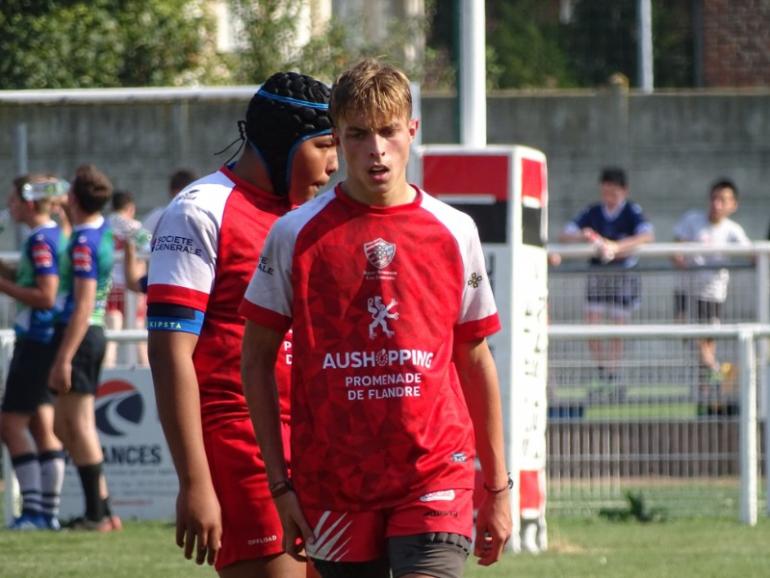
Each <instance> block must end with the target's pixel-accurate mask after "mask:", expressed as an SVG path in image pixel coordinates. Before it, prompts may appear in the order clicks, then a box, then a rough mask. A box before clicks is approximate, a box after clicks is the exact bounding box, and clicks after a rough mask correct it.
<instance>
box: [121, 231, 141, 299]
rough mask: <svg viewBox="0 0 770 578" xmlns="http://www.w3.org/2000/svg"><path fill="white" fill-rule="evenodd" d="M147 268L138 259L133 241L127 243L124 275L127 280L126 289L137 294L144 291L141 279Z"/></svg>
mask: <svg viewBox="0 0 770 578" xmlns="http://www.w3.org/2000/svg"><path fill="white" fill-rule="evenodd" d="M144 272H145V268H144V267H143V266H142V264H141V263H140V262H139V259H137V257H136V248H135V247H134V243H133V241H129V242H127V243H126V247H125V260H124V261H123V273H124V276H125V278H126V287H128V288H129V289H130V290H131V291H136V292H137V293H139V292H141V291H142V287H141V285H140V283H139V279H140V278H141V277H142V275H144Z"/></svg>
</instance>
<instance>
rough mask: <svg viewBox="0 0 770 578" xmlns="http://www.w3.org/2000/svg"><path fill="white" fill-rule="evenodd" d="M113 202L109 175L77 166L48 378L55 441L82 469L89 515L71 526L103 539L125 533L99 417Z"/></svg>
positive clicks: (86, 512) (71, 189)
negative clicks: (106, 469)
mask: <svg viewBox="0 0 770 578" xmlns="http://www.w3.org/2000/svg"><path fill="white" fill-rule="evenodd" d="M111 195H112V183H111V182H110V180H109V179H108V178H107V176H106V175H104V173H102V172H101V171H99V170H98V169H97V168H96V167H94V166H93V165H82V166H80V167H78V169H77V171H76V173H75V179H74V180H73V181H72V186H71V187H70V191H69V199H68V206H69V212H70V215H71V217H72V225H73V229H72V236H71V237H70V240H69V244H68V246H67V253H66V259H65V262H64V265H65V266H63V267H62V273H61V286H62V290H61V291H60V299H61V305H60V307H61V312H60V313H59V317H58V319H57V321H56V327H55V331H54V342H55V343H56V357H55V359H54V363H53V367H52V368H51V374H50V376H49V378H48V386H49V387H50V388H51V389H52V390H54V391H55V392H57V393H58V396H57V399H56V412H55V419H54V428H55V431H56V435H58V436H59V438H60V439H61V440H62V443H63V444H64V447H65V448H66V450H67V452H68V453H69V455H70V457H71V458H72V461H73V462H74V463H75V465H76V466H77V468H78V474H79V475H80V482H81V484H82V486H83V495H84V497H85V514H84V516H83V517H82V518H79V519H76V520H75V521H73V523H72V524H71V525H70V527H71V528H73V529H82V530H95V531H99V532H109V531H112V530H120V529H121V527H122V526H121V523H120V519H119V518H118V517H117V516H115V515H113V514H112V511H111V508H110V501H109V497H108V492H107V483H106V481H105V479H104V474H103V472H102V463H103V462H104V455H103V454H102V446H101V443H100V442H99V434H98V433H97V431H96V418H95V415H94V399H95V396H96V390H97V388H98V387H99V378H100V376H101V369H102V361H103V360H104V352H105V348H106V344H107V341H106V339H105V337H104V316H105V310H106V305H107V294H108V293H109V291H110V280H111V276H112V259H113V239H112V231H111V229H110V227H109V224H108V222H107V220H106V219H105V218H104V216H102V209H103V208H104V207H105V205H106V204H107V203H108V202H109V200H110V197H111Z"/></svg>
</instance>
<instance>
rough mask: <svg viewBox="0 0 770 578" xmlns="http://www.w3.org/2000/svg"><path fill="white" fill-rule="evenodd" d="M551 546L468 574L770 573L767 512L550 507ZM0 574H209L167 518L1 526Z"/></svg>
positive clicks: (76, 577)
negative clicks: (573, 514)
mask: <svg viewBox="0 0 770 578" xmlns="http://www.w3.org/2000/svg"><path fill="white" fill-rule="evenodd" d="M549 540H550V549H549V551H548V552H546V553H542V554H539V555H536V556H535V555H531V554H519V555H512V554H508V555H506V557H505V559H504V560H503V561H502V562H501V563H499V564H497V565H496V566H494V567H492V568H481V567H479V566H477V565H476V564H475V563H473V562H469V564H468V571H467V572H466V576H467V577H468V578H484V577H487V578H504V577H505V578H508V577H514V576H526V577H527V578H538V577H540V576H543V577H546V576H547V577H554V576H564V577H570V578H581V577H589V576H590V577H603V576H608V577H609V576H612V577H618V576H622V577H629V578H635V577H640V578H641V577H644V578H650V577H656V578H658V577H669V576H670V577H676V578H682V577H688V576H693V577H695V576H697V577H699V578H700V577H725V576H741V577H754V576H756V577H759V576H768V574H769V573H770V548H768V544H770V521H768V520H767V519H764V518H763V519H762V520H761V521H760V524H759V525H758V526H757V527H755V528H749V527H745V526H741V525H740V524H739V523H738V522H735V521H732V520H727V519H724V518H719V519H694V520H682V519H677V520H674V521H669V522H661V523H650V524H640V523H638V522H622V523H621V522H608V521H605V520H600V519H598V518H593V519H577V518H562V517H551V519H550V520H549ZM0 576H2V577H3V578H58V577H72V578H101V577H105V578H136V577H141V578H177V577H179V578H182V577H188V576H191V577H198V576H211V577H213V576H215V573H214V571H213V570H211V569H210V568H199V567H196V566H195V565H194V564H192V563H191V562H189V561H187V560H185V559H184V558H183V557H182V554H181V551H180V550H178V548H177V547H176V546H175V545H174V544H173V530H172V528H171V526H169V525H168V524H160V523H147V522H144V523H138V522H133V523H132V522H128V523H126V525H125V529H124V531H123V532H121V533H113V534H103V535H99V534H87V533H75V532H61V533H58V534H55V533H12V532H9V531H5V530H2V531H0Z"/></svg>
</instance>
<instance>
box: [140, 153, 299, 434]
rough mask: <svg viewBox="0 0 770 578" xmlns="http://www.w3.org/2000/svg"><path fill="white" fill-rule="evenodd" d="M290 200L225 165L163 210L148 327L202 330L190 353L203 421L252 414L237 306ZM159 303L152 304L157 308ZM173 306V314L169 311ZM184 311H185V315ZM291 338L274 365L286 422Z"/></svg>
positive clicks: (154, 257)
mask: <svg viewBox="0 0 770 578" xmlns="http://www.w3.org/2000/svg"><path fill="white" fill-rule="evenodd" d="M289 208H290V207H289V204H288V200H287V199H285V198H279V197H277V196H275V195H273V194H272V193H268V192H265V191H262V190H260V189H258V188H256V187H255V186H253V185H252V184H250V183H247V182H245V181H243V180H241V179H239V178H238V177H237V176H236V175H235V174H233V172H232V171H230V170H229V169H228V168H227V167H223V168H222V169H220V170H219V171H217V172H216V173H212V174H210V175H208V176H205V177H203V178H202V179H200V180H198V181H195V182H194V183H192V184H190V185H189V186H188V187H187V188H186V189H184V190H183V191H182V192H181V193H180V194H179V195H177V196H176V197H175V198H174V200H173V201H172V202H171V204H170V205H169V206H168V208H167V209H166V211H165V212H164V213H163V216H162V217H161V219H160V221H159V223H158V226H157V228H156V230H155V235H154V237H153V241H152V253H151V256H150V267H149V286H148V292H147V302H148V304H149V305H150V306H152V305H153V304H166V305H172V306H173V305H178V306H181V307H182V308H191V309H192V310H194V315H193V316H192V317H191V316H190V315H189V313H190V310H189V309H187V310H185V309H181V311H180V312H175V311H173V309H169V308H167V307H166V308H162V311H161V312H160V313H152V311H153V309H152V308H151V309H150V312H149V313H150V314H149V315H148V320H147V326H148V329H149V330H150V331H184V332H189V333H195V334H198V335H199V338H198V344H197V346H196V348H195V352H194V354H193V361H194V364H195V370H196V373H197V376H198V383H199V385H200V392H201V413H202V417H203V424H204V426H206V425H215V424H216V423H218V422H220V421H222V420H227V419H228V418H231V417H235V418H243V417H248V408H247V405H246V400H245V397H244V395H243V386H242V384H241V342H242V340H243V329H244V324H245V321H244V319H243V317H241V315H239V314H238V305H239V304H240V302H241V300H242V299H243V294H244V292H245V290H246V286H247V285H248V282H249V279H250V278H251V275H252V274H253V272H254V269H255V268H256V266H257V259H258V257H259V254H260V252H261V250H262V245H263V244H264V241H265V238H266V236H267V233H268V231H269V230H270V227H271V226H272V224H273V223H274V222H275V221H276V219H278V217H280V216H281V215H283V214H284V213H286V211H288V210H289ZM158 309H159V308H155V310H156V311H158ZM169 311H170V312H169ZM185 313H186V314H187V315H185ZM287 362H288V363H290V362H291V342H290V341H289V340H288V339H287V340H286V341H285V343H284V346H283V349H282V351H281V352H280V354H279V356H278V360H277V363H276V381H277V382H278V387H279V391H280V393H281V413H282V415H283V416H284V419H286V420H288V413H289V394H288V391H289V380H290V375H289V373H290V369H289V368H288V366H287Z"/></svg>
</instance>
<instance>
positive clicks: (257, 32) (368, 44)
mask: <svg viewBox="0 0 770 578" xmlns="http://www.w3.org/2000/svg"><path fill="white" fill-rule="evenodd" d="M305 3H306V0H260V1H259V2H253V1H250V0H230V6H231V8H232V12H233V15H234V17H235V18H236V19H238V20H239V21H240V22H241V23H242V26H243V32H242V46H241V47H240V50H238V51H237V52H236V53H235V54H231V55H227V56H225V59H226V61H227V62H228V63H229V65H230V67H231V69H232V71H233V81H234V82H237V83H244V84H254V83H258V82H261V81H262V80H264V79H265V78H267V77H268V76H270V74H272V73H273V72H275V71H276V70H285V69H289V70H298V71H301V72H303V73H305V74H310V75H313V76H315V77H317V78H319V79H322V80H324V81H326V82H331V81H332V80H334V78H335V77H336V76H337V75H338V74H339V73H341V72H342V71H343V70H344V69H345V68H346V67H348V66H349V65H350V64H352V63H353V62H354V61H356V60H357V59H359V58H362V57H364V56H385V57H386V58H387V59H388V60H389V61H390V62H393V63H394V64H396V65H398V66H400V67H402V68H404V69H405V71H406V72H407V74H409V75H410V77H411V78H413V79H415V80H416V79H419V78H420V76H421V74H422V70H423V69H422V66H421V64H422V63H419V64H418V65H417V66H415V65H412V64H410V63H408V62H406V59H405V54H404V50H403V47H404V46H405V45H406V43H407V40H408V39H409V38H411V37H412V36H413V35H414V34H417V33H422V32H423V31H424V30H425V27H426V26H427V18H426V19H424V20H420V19H413V20H412V21H409V22H403V21H398V22H383V23H381V25H382V26H384V27H387V30H388V33H387V34H386V35H385V40H384V41H377V40H372V39H367V38H362V37H360V36H359V35H358V34H357V29H356V28H355V27H352V26H350V25H349V23H345V22H341V21H339V20H336V19H334V18H333V19H332V20H331V21H330V22H329V23H328V24H327V25H326V27H325V29H324V30H322V31H321V32H320V33H319V34H317V35H316V36H314V37H312V38H311V39H310V40H309V42H307V43H306V44H305V45H304V46H298V42H297V38H298V35H297V32H298V31H297V28H296V25H297V22H298V21H299V16H300V14H301V11H302V9H303V5H304V4H305Z"/></svg>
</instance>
